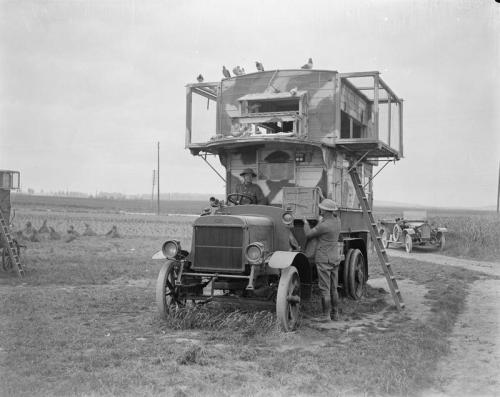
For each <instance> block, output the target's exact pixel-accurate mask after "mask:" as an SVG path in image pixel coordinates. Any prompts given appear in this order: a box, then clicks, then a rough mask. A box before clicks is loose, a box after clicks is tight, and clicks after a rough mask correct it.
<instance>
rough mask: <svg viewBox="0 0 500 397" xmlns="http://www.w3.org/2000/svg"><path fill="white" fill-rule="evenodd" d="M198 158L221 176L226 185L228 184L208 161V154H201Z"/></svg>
mask: <svg viewBox="0 0 500 397" xmlns="http://www.w3.org/2000/svg"><path fill="white" fill-rule="evenodd" d="M198 156H199V157H200V158H201V159H202V160H203V161H204V162H205V163H207V164H208V166H209V167H210V168H211V169H212V170H213V171H214V172H215V173H216V174H217V175H219V177H220V179H222V180H223V181H224V183H225V182H226V179H225V178H224V177H223V176H222V175H221V174H220V173H219V171H217V170H216V169H215V168H214V166H213V165H212V164H210V163H209V162H208V160H207V153H205V154H204V155H201V154H198Z"/></svg>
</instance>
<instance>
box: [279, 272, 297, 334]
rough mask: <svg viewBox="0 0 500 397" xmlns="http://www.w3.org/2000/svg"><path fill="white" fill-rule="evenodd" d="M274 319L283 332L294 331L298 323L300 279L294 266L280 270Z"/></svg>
mask: <svg viewBox="0 0 500 397" xmlns="http://www.w3.org/2000/svg"><path fill="white" fill-rule="evenodd" d="M276 317H277V318H278V323H279V324H280V327H281V329H282V330H283V331H285V332H289V331H293V330H295V329H296V328H297V327H298V325H299V321H300V277H299V272H298V271H297V269H296V268H295V267H294V266H290V267H287V268H285V269H282V270H281V277H280V282H279V284H278V294H277V296H276Z"/></svg>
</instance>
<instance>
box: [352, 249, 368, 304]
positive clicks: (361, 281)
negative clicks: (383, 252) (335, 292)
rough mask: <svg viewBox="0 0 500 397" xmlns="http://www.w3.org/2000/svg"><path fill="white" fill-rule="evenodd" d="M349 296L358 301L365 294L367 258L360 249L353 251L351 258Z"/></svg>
mask: <svg viewBox="0 0 500 397" xmlns="http://www.w3.org/2000/svg"><path fill="white" fill-rule="evenodd" d="M348 284H349V296H350V297H351V298H352V299H354V300H358V299H361V297H362V296H363V294H364V292H365V285H366V277H365V258H364V257H363V253H362V252H361V251H360V250H359V249H355V250H353V253H352V255H351V256H350V258H349V280H348Z"/></svg>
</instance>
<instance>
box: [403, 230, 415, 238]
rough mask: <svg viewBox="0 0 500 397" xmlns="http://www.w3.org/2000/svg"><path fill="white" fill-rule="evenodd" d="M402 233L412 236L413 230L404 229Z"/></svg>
mask: <svg viewBox="0 0 500 397" xmlns="http://www.w3.org/2000/svg"><path fill="white" fill-rule="evenodd" d="M404 231H405V233H406V234H409V235H410V236H413V235H414V234H415V230H414V229H412V228H409V229H405V230H404Z"/></svg>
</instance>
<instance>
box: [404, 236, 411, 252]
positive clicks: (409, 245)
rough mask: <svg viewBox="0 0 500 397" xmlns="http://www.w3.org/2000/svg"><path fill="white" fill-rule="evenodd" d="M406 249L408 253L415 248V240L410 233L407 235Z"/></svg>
mask: <svg viewBox="0 0 500 397" xmlns="http://www.w3.org/2000/svg"><path fill="white" fill-rule="evenodd" d="M405 249H406V252H407V253H411V250H412V249H413V240H412V239H411V236H410V235H409V234H406V236H405Z"/></svg>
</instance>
